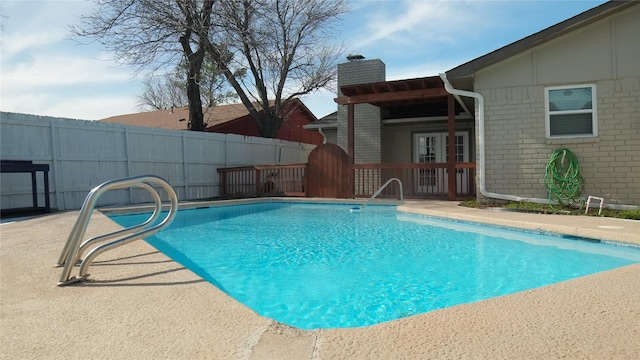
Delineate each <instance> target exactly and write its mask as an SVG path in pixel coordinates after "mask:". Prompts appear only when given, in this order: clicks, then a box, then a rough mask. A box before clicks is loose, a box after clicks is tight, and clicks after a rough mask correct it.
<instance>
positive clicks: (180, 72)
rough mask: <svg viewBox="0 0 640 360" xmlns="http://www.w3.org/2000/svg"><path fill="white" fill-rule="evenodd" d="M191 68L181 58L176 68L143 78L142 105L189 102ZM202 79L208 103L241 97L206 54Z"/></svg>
mask: <svg viewBox="0 0 640 360" xmlns="http://www.w3.org/2000/svg"><path fill="white" fill-rule="evenodd" d="M188 71H189V67H188V64H186V62H185V61H181V62H180V64H179V65H178V66H177V67H176V69H175V71H173V72H170V73H167V74H164V75H161V76H153V75H150V76H147V77H146V78H145V80H144V81H143V86H144V90H143V93H142V94H141V95H140V96H138V105H139V107H140V109H141V110H149V109H151V110H164V109H168V108H172V107H185V106H188V104H189V100H188V98H187V76H188ZM239 76H240V75H239ZM199 79H200V81H199V83H198V85H199V88H200V99H201V102H202V105H203V106H204V107H213V106H216V105H219V104H224V103H228V102H230V101H232V100H234V99H237V95H236V94H235V92H234V91H233V89H231V88H230V87H229V85H228V82H227V80H226V79H225V78H224V76H222V75H221V74H220V71H219V70H218V69H217V67H216V66H215V65H214V64H213V63H212V62H211V61H210V60H208V57H205V60H204V62H203V64H202V68H201V75H200V77H199Z"/></svg>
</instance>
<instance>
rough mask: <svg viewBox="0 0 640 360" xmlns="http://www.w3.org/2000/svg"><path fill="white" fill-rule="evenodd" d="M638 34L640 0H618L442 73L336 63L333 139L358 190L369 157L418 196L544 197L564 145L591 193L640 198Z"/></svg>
mask: <svg viewBox="0 0 640 360" xmlns="http://www.w3.org/2000/svg"><path fill="white" fill-rule="evenodd" d="M639 34H640V2H636V1H610V2H607V3H604V4H602V5H600V6H598V7H595V8H593V9H591V10H588V11H586V12H584V13H582V14H579V15H577V16H575V17H573V18H570V19H568V20H566V21H563V22H561V23H559V24H556V25H554V26H551V27H549V28H547V29H545V30H542V31H540V32H538V33H536V34H533V35H531V36H528V37H526V38H524V39H521V40H519V41H516V42H514V43H512V44H510V45H507V46H505V47H503V48H500V49H498V50H496V51H493V52H491V53H488V54H486V55H484V56H481V57H479V58H477V59H474V60H471V61H469V62H467V63H465V64H462V65H460V66H458V67H455V68H453V69H451V70H449V71H447V72H446V73H444V74H441V75H439V76H431V77H425V78H419V79H407V80H398V81H385V79H384V73H385V69H384V64H383V63H382V62H381V61H380V60H356V61H350V62H347V63H344V64H340V65H339V67H338V77H339V80H338V87H339V92H338V97H337V98H336V102H337V103H338V104H339V105H338V112H337V120H336V125H335V129H336V133H337V134H336V139H337V140H336V143H337V144H338V145H340V146H341V147H342V148H343V149H345V150H346V151H347V153H348V154H349V159H350V161H351V162H352V163H353V164H354V165H353V166H354V176H355V179H354V181H355V182H356V194H357V186H358V180H357V179H358V177H359V176H361V175H358V169H359V168H362V167H367V168H370V169H374V168H378V169H387V173H389V172H392V173H394V174H403V175H402V176H403V181H404V182H407V183H408V184H406V185H405V188H407V187H408V188H409V190H408V191H407V190H405V191H407V192H408V193H410V194H412V195H414V196H416V197H430V196H440V197H446V198H448V199H450V200H453V199H459V198H464V197H465V196H468V195H472V196H473V195H475V196H477V198H478V199H479V200H481V201H487V202H488V201H495V200H522V201H536V202H546V201H548V200H547V189H546V187H545V185H544V176H545V167H546V164H547V161H548V160H549V158H550V155H551V154H552V153H553V152H554V151H555V150H558V149H568V150H570V151H572V152H573V153H575V154H576V155H577V158H578V160H579V166H580V170H581V174H582V176H583V178H584V190H583V192H582V196H583V197H587V196H597V197H602V198H604V201H605V202H606V204H607V205H609V206H611V207H614V208H615V207H618V208H624V207H626V206H632V207H637V206H639V205H640V61H639V60H638V59H640V41H638V39H637V38H638V35H639ZM331 126H332V124H328V125H327V129H326V130H327V131H332V128H331ZM314 127H316V128H319V129H322V127H323V125H322V124H321V123H315V124H312V125H308V126H307V128H309V129H312V128H314ZM327 131H325V132H327ZM450 138H455V141H453V142H449V141H448V139H450ZM453 153H455V156H454V157H450V156H449V155H448V154H453ZM409 163H413V164H414V167H413V168H412V170H411V171H410V172H409V173H408V175H406V174H405V172H406V171H405V170H406V169H408V168H410V166H409ZM374 164H377V165H374ZM364 165H366V166H364ZM426 165H428V166H426ZM391 169H393V170H391ZM403 169H405V170H403ZM399 171H402V172H399ZM449 174H456V175H455V176H449ZM381 176H383V175H381ZM383 177H384V176H383ZM407 185H408V186H407ZM469 186H471V187H473V188H472V189H469Z"/></svg>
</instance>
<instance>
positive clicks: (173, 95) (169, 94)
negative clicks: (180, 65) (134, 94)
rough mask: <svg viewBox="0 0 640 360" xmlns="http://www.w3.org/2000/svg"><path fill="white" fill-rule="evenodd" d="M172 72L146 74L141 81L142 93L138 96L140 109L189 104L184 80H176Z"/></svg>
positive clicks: (161, 108)
mask: <svg viewBox="0 0 640 360" xmlns="http://www.w3.org/2000/svg"><path fill="white" fill-rule="evenodd" d="M176 80H177V79H176V78H175V77H174V76H173V74H167V75H165V76H160V77H158V76H148V77H147V78H146V79H145V80H144V81H143V86H144V90H143V93H142V94H141V95H140V96H138V106H139V108H140V110H142V111H146V110H164V109H168V108H172V107H184V106H189V100H187V96H186V95H187V93H186V88H185V86H184V85H183V84H184V83H186V82H181V81H179V80H178V81H176Z"/></svg>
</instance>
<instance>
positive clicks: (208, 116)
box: [100, 104, 249, 130]
mask: <svg viewBox="0 0 640 360" xmlns="http://www.w3.org/2000/svg"><path fill="white" fill-rule="evenodd" d="M202 112H203V115H204V122H205V124H206V126H207V127H209V126H214V125H218V124H222V123H225V122H228V121H231V120H235V119H237V118H240V117H243V116H246V115H248V114H249V112H248V111H247V108H246V107H245V106H244V105H243V104H230V105H218V106H214V107H204V108H202ZM188 120H189V108H188V107H179V108H172V109H166V110H159V111H146V112H140V113H135V114H125V115H118V116H112V117H108V118H106V119H102V120H100V121H103V122H109V123H119V124H125V125H133V126H145V127H153V128H159V129H169V130H188V124H189V121H188Z"/></svg>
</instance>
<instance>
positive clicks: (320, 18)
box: [207, 0, 346, 137]
mask: <svg viewBox="0 0 640 360" xmlns="http://www.w3.org/2000/svg"><path fill="white" fill-rule="evenodd" d="M345 11H346V8H345V6H344V1H343V0H219V1H218V3H217V4H216V10H215V11H214V14H213V16H215V20H214V23H215V24H216V26H215V27H212V29H211V30H212V31H211V32H210V36H209V43H208V44H207V51H208V52H209V54H210V55H211V57H212V58H213V60H214V61H215V62H216V63H217V66H218V68H219V69H220V70H221V71H222V73H223V74H224V75H225V77H226V78H227V80H228V81H229V83H230V84H231V86H232V87H233V88H234V90H235V91H236V93H237V94H238V96H239V97H240V100H241V101H242V103H243V104H244V105H245V106H246V108H247V110H248V111H249V113H250V114H251V116H252V117H253V119H254V121H255V123H256V125H257V127H258V129H259V131H260V133H261V134H262V136H264V137H276V135H277V132H278V129H279V128H280V126H281V125H282V122H283V120H284V118H286V116H287V114H284V113H283V111H284V110H283V109H285V108H286V107H283V105H285V104H286V101H287V100H289V99H291V98H293V97H296V96H301V95H305V94H308V93H311V92H313V91H314V90H317V89H320V88H323V87H327V86H329V85H330V84H331V83H332V82H333V81H334V80H335V74H336V63H337V59H338V56H339V54H340V52H341V49H340V48H338V47H336V46H335V45H332V44H333V42H334V38H335V36H334V32H333V30H334V29H333V27H332V25H333V23H334V21H335V20H337V18H338V17H339V16H340V15H341V14H343V13H344V12H345ZM238 69H246V76H244V77H241V76H236V74H237V72H238ZM270 100H272V101H270ZM260 110H263V111H260Z"/></svg>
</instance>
